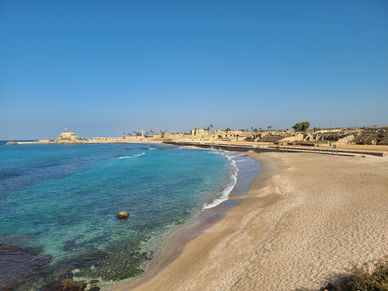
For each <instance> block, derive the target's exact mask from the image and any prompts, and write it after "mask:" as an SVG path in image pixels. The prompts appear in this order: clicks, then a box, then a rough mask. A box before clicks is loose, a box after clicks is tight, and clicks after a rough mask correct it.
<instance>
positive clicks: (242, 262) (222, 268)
mask: <svg viewBox="0 0 388 291" xmlns="http://www.w3.org/2000/svg"><path fill="white" fill-rule="evenodd" d="M251 155H252V157H254V158H257V159H259V160H260V161H261V162H262V164H263V171H262V172H261V173H260V174H259V175H258V176H257V177H256V179H255V181H254V182H253V183H252V185H251V187H250V189H249V191H248V193H247V194H246V195H242V196H241V195H239V196H238V197H231V198H232V201H233V199H239V200H240V204H239V205H238V206H236V207H234V208H232V209H230V210H229V211H227V212H226V214H225V215H224V216H223V217H222V218H220V219H219V221H218V222H217V223H215V224H212V225H210V226H209V227H208V228H206V229H204V230H202V231H201V232H199V233H194V234H193V235H192V236H191V237H190V238H189V239H187V240H186V242H185V243H182V240H181V239H179V233H178V234H177V235H178V236H177V237H176V240H175V242H176V243H174V240H169V242H168V247H167V248H165V250H166V252H165V253H166V256H167V257H168V256H169V257H170V258H172V259H170V260H160V262H163V261H164V263H161V264H157V263H156V264H155V265H154V266H153V268H151V270H150V272H148V274H147V275H145V276H144V277H143V278H140V279H139V280H135V281H123V282H120V283H118V284H117V285H114V286H111V287H110V288H109V290H112V289H113V290H132V289H133V290H296V289H300V288H309V289H318V288H319V287H321V286H322V285H323V284H324V283H325V282H326V281H327V280H328V279H329V278H330V277H331V276H333V275H335V274H338V273H343V272H344V271H345V270H346V269H347V268H349V267H350V266H351V265H352V264H353V263H356V264H361V263H363V262H366V261H370V260H373V259H379V258H381V257H383V256H384V255H387V254H388V228H387V227H386V225H387V223H388V159H386V158H378V157H365V158H363V157H359V156H356V157H343V156H335V155H316V154H305V153H263V154H254V153H252V154H251ZM183 241H185V240H183ZM177 250H178V251H177ZM169 252H170V253H169ZM171 252H172V253H175V254H176V255H175V256H171Z"/></svg>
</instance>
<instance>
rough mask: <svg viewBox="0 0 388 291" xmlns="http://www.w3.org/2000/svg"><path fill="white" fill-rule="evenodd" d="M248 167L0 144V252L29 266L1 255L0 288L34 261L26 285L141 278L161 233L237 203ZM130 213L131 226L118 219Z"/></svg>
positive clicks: (188, 155)
mask: <svg viewBox="0 0 388 291" xmlns="http://www.w3.org/2000/svg"><path fill="white" fill-rule="evenodd" d="M236 156H237V155H236ZM243 160H246V159H240V160H236V159H232V158H231V156H228V155H225V154H220V152H218V151H203V150H188V149H181V148H177V147H172V146H166V145H144V144H107V145H103V144H100V145H16V146H0V205H1V206H0V244H3V246H4V244H14V245H17V246H18V247H20V248H21V249H18V250H17V251H18V252H22V254H23V256H20V254H15V250H12V251H13V252H14V253H12V254H13V255H19V257H17V256H16V257H17V258H19V260H20V258H22V264H20V262H13V261H12V258H13V257H12V256H10V255H9V254H10V253H9V252H10V251H11V250H9V248H7V247H5V250H1V249H0V287H1V284H3V286H4V285H6V284H8V283H9V280H8V279H10V277H12V276H14V275H15V274H16V273H21V274H22V275H23V272H25V271H27V270H25V269H23V266H24V268H27V266H30V264H31V261H33V260H35V264H32V266H33V270H32V271H31V267H29V272H30V273H31V274H29V275H28V276H19V275H20V274H19V275H17V276H15V278H13V279H14V281H15V280H16V281H18V282H19V281H20V282H21V283H20V284H21V286H25V285H29V286H35V287H37V288H40V287H41V286H44V285H45V284H47V283H48V282H50V281H54V280H57V279H58V278H60V277H63V276H69V274H71V271H74V270H76V271H77V276H80V277H88V278H99V280H117V279H123V278H127V277H131V276H136V275H139V274H141V272H142V268H141V266H142V263H144V261H146V260H148V259H150V258H152V253H153V251H154V250H155V248H156V247H157V246H158V242H159V241H158V239H159V238H160V236H161V234H163V233H165V232H166V231H168V230H169V229H170V228H171V227H174V226H176V225H179V224H182V223H184V222H185V221H186V220H187V219H189V218H190V217H192V215H195V214H196V213H198V212H199V211H201V209H202V208H203V207H205V208H209V207H212V206H214V205H215V204H217V203H219V202H221V201H222V200H223V199H225V198H226V197H227V195H228V193H229V192H230V190H231V188H233V186H234V184H235V177H236V175H237V167H236V164H238V163H239V162H243ZM120 210H127V211H129V213H130V218H129V219H128V220H125V221H122V220H118V219H117V218H116V216H115V215H116V213H117V212H118V211H120ZM3 248H4V247H3ZM1 252H3V253H1ZM4 254H5V255H7V260H11V261H5V259H4V258H5V256H4ZM5 265H6V268H7V269H6V270H4V266H5ZM2 267H3V270H2ZM12 268H15V270H12ZM19 277H21V278H19ZM7 280H8V281H7ZM7 282H8V283H7ZM0 289H1V288H0Z"/></svg>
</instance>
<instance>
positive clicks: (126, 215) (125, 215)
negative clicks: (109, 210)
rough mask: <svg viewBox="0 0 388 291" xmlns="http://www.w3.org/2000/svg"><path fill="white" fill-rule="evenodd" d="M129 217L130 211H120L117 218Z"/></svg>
mask: <svg viewBox="0 0 388 291" xmlns="http://www.w3.org/2000/svg"><path fill="white" fill-rule="evenodd" d="M128 217H129V213H128V211H120V212H119V213H117V218H118V219H127V218H128Z"/></svg>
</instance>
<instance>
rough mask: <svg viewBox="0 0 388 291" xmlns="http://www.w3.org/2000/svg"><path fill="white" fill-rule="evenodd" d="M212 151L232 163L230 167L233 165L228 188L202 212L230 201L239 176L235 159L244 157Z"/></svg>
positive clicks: (205, 206)
mask: <svg viewBox="0 0 388 291" xmlns="http://www.w3.org/2000/svg"><path fill="white" fill-rule="evenodd" d="M212 151H213V152H214V153H215V154H220V155H223V156H225V157H226V158H227V159H228V160H229V161H230V165H231V170H230V178H229V181H228V183H227V185H226V187H225V188H224V189H223V190H222V191H221V193H220V195H218V196H217V197H216V199H214V200H213V201H212V202H210V203H207V204H205V205H204V206H203V207H202V210H205V209H209V208H213V207H216V206H217V205H220V204H221V203H222V202H224V201H226V200H228V199H229V194H230V192H232V190H233V188H234V186H236V183H237V176H238V167H237V164H236V161H235V160H234V158H236V157H239V156H243V155H244V154H238V155H231V153H230V152H227V151H222V150H214V149H212Z"/></svg>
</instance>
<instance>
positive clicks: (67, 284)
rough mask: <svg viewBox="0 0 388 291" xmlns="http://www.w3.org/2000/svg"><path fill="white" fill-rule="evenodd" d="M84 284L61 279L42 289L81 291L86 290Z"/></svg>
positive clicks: (48, 290)
mask: <svg viewBox="0 0 388 291" xmlns="http://www.w3.org/2000/svg"><path fill="white" fill-rule="evenodd" d="M86 286H87V284H86V283H85V282H80V281H74V280H73V279H68V278H66V279H62V280H60V281H57V282H52V283H50V284H49V285H47V286H46V287H44V288H43V290H44V291H51V290H53V291H54V290H56V291H83V290H85V289H86Z"/></svg>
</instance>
